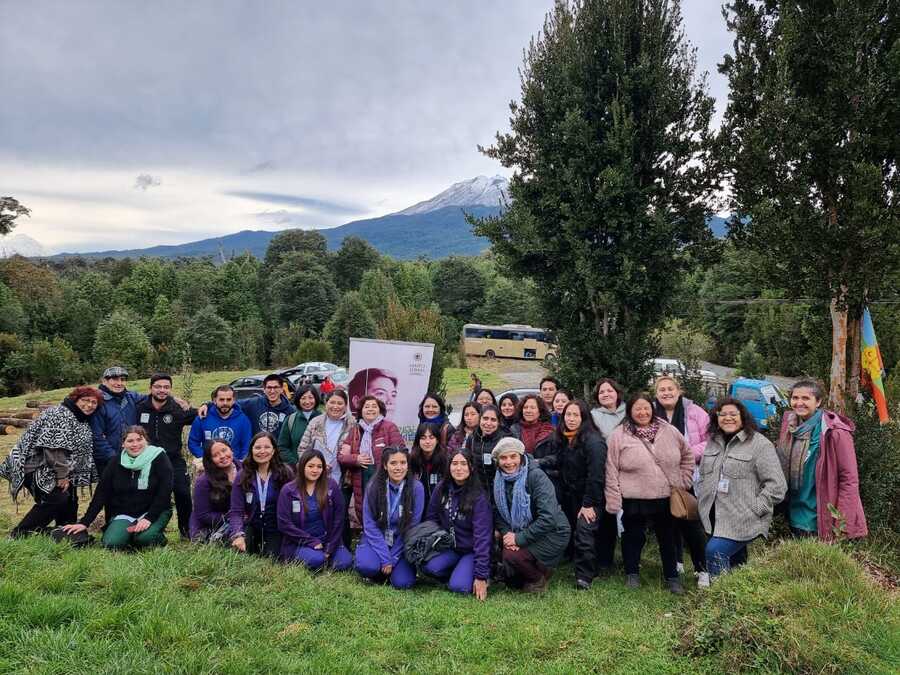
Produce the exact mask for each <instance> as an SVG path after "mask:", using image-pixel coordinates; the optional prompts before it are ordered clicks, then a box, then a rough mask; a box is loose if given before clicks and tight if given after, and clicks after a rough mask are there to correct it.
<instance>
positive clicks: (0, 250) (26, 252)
mask: <svg viewBox="0 0 900 675" xmlns="http://www.w3.org/2000/svg"><path fill="white" fill-rule="evenodd" d="M17 254H18V255H22V256H25V257H26V258H40V257H43V256H45V255H47V251H46V250H45V249H44V247H43V246H41V244H40V243H39V242H38V241H36V240H34V239H32V238H31V237H29V236H28V235H25V234H12V235H7V236H5V237H0V258H11V257H12V256H14V255H17Z"/></svg>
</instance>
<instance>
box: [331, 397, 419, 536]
mask: <svg viewBox="0 0 900 675" xmlns="http://www.w3.org/2000/svg"><path fill="white" fill-rule="evenodd" d="M385 414H386V408H385V405H384V403H383V402H382V401H380V400H378V399H377V398H375V397H374V396H366V397H364V398H363V399H362V400H361V401H360V402H359V410H358V411H357V417H358V422H357V425H356V426H355V427H354V428H353V430H352V431H351V432H350V434H349V436H348V437H347V442H345V443H344V444H343V445H342V446H341V452H340V454H339V455H338V462H339V463H340V465H341V468H342V469H343V474H344V481H343V482H344V485H345V486H349V487H351V488H352V494H353V502H354V503H353V510H354V512H355V513H356V525H357V527H355V528H354V529H361V528H362V507H363V494H364V493H365V489H366V484H367V483H368V482H369V479H370V478H371V477H372V476H374V475H375V471H376V469H377V468H378V465H379V464H380V463H381V453H382V451H383V450H384V449H385V448H388V447H406V444H405V443H404V442H403V436H401V435H400V430H399V429H398V428H397V425H396V424H394V423H393V422H391V421H390V420H388V419H385ZM348 510H349V509H348Z"/></svg>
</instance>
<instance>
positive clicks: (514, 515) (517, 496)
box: [494, 457, 532, 532]
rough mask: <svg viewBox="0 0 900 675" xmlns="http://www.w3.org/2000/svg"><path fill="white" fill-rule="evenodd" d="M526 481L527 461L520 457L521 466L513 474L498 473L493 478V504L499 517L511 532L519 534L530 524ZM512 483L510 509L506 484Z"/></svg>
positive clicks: (529, 500)
mask: <svg viewBox="0 0 900 675" xmlns="http://www.w3.org/2000/svg"><path fill="white" fill-rule="evenodd" d="M527 481H528V460H527V459H526V458H525V457H522V465H521V466H520V467H519V470H518V471H516V472H515V473H503V472H502V471H498V472H497V474H496V476H494V503H495V504H496V505H497V511H498V512H499V513H500V517H501V518H503V520H505V521H506V522H507V523H509V525H510V527H511V528H512V531H513V532H519V531H521V530H523V529H525V528H526V527H528V526H529V525H530V524H531V521H532V517H531V497H530V496H529V494H528V490H526V489H525V483H526V482H527ZM507 483H514V485H513V493H512V507H510V505H509V504H508V503H507V501H506V484H507Z"/></svg>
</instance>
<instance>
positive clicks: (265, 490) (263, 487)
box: [256, 474, 272, 513]
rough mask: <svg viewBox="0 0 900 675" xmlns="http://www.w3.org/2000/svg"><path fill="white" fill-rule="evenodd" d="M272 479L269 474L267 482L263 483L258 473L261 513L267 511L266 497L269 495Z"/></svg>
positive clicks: (257, 481)
mask: <svg viewBox="0 0 900 675" xmlns="http://www.w3.org/2000/svg"><path fill="white" fill-rule="evenodd" d="M271 480H272V477H271V476H269V477H268V478H267V479H266V482H265V483H263V482H262V481H261V480H260V479H259V474H256V491H257V492H259V511H260V513H265V511H266V497H268V496H269V481H271Z"/></svg>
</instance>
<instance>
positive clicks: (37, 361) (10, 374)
mask: <svg viewBox="0 0 900 675" xmlns="http://www.w3.org/2000/svg"><path fill="white" fill-rule="evenodd" d="M84 374H85V368H84V366H83V365H82V363H81V360H80V359H79V358H78V354H77V353H76V352H75V350H74V349H72V347H71V345H69V343H68V342H66V341H65V340H63V339H62V338H59V337H55V338H53V339H52V340H35V341H34V342H30V343H28V344H26V345H25V346H23V347H22V348H20V349H19V350H17V351H15V352H13V353H11V354H9V356H8V357H7V358H6V359H4V365H3V379H4V380H5V382H6V383H7V384H6V388H7V389H9V391H10V392H17V391H22V390H23V389H27V388H29V387H32V386H33V387H37V388H39V389H56V388H58V387H65V386H68V385H70V384H78V383H79V382H80V381H81V380H82V378H83V377H84Z"/></svg>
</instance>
